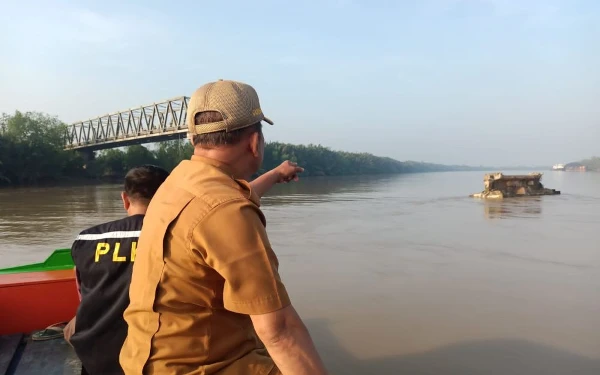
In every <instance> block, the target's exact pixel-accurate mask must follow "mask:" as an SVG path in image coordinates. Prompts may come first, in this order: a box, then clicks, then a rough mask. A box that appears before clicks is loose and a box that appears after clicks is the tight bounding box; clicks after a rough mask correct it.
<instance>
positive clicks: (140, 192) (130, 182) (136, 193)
mask: <svg viewBox="0 0 600 375" xmlns="http://www.w3.org/2000/svg"><path fill="white" fill-rule="evenodd" d="M168 176H169V172H167V171H166V170H164V169H163V168H160V167H157V166H155V165H142V166H140V167H135V168H132V169H130V170H129V171H128V172H127V174H126V175H125V183H124V185H123V191H122V192H121V199H122V200H123V207H124V208H125V210H126V211H127V214H128V215H130V216H131V215H136V214H145V213H146V210H147V209H148V205H149V204H150V200H151V199H152V197H153V196H154V194H155V193H156V191H157V190H158V188H159V187H160V185H161V184H162V183H163V182H164V181H165V180H166V179H167V177H168Z"/></svg>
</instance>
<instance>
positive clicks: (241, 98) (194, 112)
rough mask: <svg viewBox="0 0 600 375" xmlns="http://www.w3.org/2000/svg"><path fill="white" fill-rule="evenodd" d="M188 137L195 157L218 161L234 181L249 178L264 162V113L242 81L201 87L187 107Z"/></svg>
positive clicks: (213, 83)
mask: <svg viewBox="0 0 600 375" xmlns="http://www.w3.org/2000/svg"><path fill="white" fill-rule="evenodd" d="M186 121H187V123H188V130H189V138H190V140H191V142H192V144H193V145H194V154H196V155H199V156H205V157H209V158H212V159H216V160H219V161H221V162H224V163H226V164H228V165H229V166H230V167H231V168H233V170H234V172H235V174H236V177H237V178H244V179H249V178H250V177H251V176H252V175H253V174H254V173H255V172H257V171H258V169H259V168H260V165H261V164H262V161H263V154H264V147H265V140H264V137H263V133H262V121H265V122H267V123H269V124H271V125H273V122H272V121H271V120H269V119H268V118H267V117H265V115H264V114H263V112H262V110H261V108H260V102H259V99H258V95H257V94H256V91H255V90H254V88H253V87H252V86H250V85H247V84H245V83H242V82H236V81H223V80H219V81H217V82H210V83H207V84H205V85H203V86H202V87H200V88H199V89H198V90H196V92H194V94H193V95H192V97H191V98H190V102H189V104H188V111H187V118H186Z"/></svg>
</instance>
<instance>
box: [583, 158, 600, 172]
mask: <svg viewBox="0 0 600 375" xmlns="http://www.w3.org/2000/svg"><path fill="white" fill-rule="evenodd" d="M581 164H583V165H585V168H586V169H587V170H589V171H598V172H600V157H597V156H594V157H592V158H589V159H585V160H582V161H581Z"/></svg>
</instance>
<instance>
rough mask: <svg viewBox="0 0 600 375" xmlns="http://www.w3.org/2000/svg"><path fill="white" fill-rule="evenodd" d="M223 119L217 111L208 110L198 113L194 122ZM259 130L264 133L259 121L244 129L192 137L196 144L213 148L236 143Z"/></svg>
mask: <svg viewBox="0 0 600 375" xmlns="http://www.w3.org/2000/svg"><path fill="white" fill-rule="evenodd" d="M217 121H223V116H222V115H221V114H220V113H219V112H217V111H206V112H200V113H196V116H194V124H195V125H202V124H210V123H211V122H217ZM254 132H258V133H259V134H260V135H262V123H261V122H260V121H259V122H257V123H256V124H252V125H250V126H248V127H245V128H242V129H236V130H233V131H230V132H227V131H225V130H221V131H218V132H213V133H205V134H197V135H194V136H193V138H192V143H193V144H194V146H196V145H199V146H201V147H203V148H212V147H218V146H224V145H234V144H236V143H238V142H239V141H241V140H242V139H243V138H244V136H246V135H247V134H251V133H254Z"/></svg>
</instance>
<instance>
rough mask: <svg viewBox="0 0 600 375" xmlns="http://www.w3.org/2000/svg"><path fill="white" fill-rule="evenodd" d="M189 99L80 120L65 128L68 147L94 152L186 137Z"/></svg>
mask: <svg viewBox="0 0 600 375" xmlns="http://www.w3.org/2000/svg"><path fill="white" fill-rule="evenodd" d="M188 101H189V97H187V96H181V97H177V98H173V99H169V100H165V101H162V102H158V103H153V104H150V105H146V106H141V107H137V108H130V109H127V110H124V111H121V112H115V113H110V114H106V115H104V116H99V117H95V118H92V119H89V120H85V121H79V122H76V123H74V124H71V125H69V126H68V127H67V129H66V131H65V150H78V151H84V152H85V151H87V152H93V151H96V150H102V149H107V148H113V147H123V146H130V145H134V144H141V143H149V142H161V141H166V140H170V139H181V138H185V134H186V133H187V126H186V124H185V117H186V112H187V107H188Z"/></svg>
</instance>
